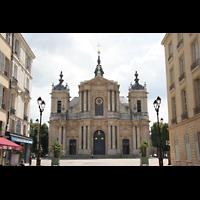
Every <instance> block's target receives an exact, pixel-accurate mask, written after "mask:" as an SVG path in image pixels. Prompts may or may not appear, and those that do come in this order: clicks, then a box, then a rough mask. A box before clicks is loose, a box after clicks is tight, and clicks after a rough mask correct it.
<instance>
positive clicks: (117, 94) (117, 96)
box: [116, 91, 119, 112]
mask: <svg viewBox="0 0 200 200" xmlns="http://www.w3.org/2000/svg"><path fill="white" fill-rule="evenodd" d="M116 98H117V112H119V92H118V91H117V92H116Z"/></svg>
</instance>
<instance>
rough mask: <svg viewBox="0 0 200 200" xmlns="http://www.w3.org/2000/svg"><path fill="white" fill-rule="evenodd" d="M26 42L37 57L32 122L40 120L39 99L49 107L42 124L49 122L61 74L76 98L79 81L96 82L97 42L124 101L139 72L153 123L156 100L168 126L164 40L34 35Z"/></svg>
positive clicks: (106, 70)
mask: <svg viewBox="0 0 200 200" xmlns="http://www.w3.org/2000/svg"><path fill="white" fill-rule="evenodd" d="M23 36H24V38H25V39H26V41H27V43H28V44H29V46H30V47H31V49H32V50H33V52H34V54H35V55H36V59H35V60H34V61H33V82H32V101H31V118H33V120H35V118H36V116H38V117H39V110H38V106H37V98H38V96H40V95H41V97H42V98H43V99H44V100H45V102H46V104H47V107H46V108H45V111H44V113H43V118H44V119H43V122H45V123H47V121H48V120H49V115H50V105H51V98H50V95H49V93H50V92H51V85H52V82H54V84H55V85H56V84H58V79H59V74H60V71H61V70H62V71H63V74H64V77H63V79H64V84H65V83H66V82H68V85H69V87H70V95H71V97H72V98H73V97H74V96H78V85H79V84H80V82H81V81H84V80H89V79H92V78H93V77H94V70H95V67H96V65H97V58H98V57H97V56H98V55H97V47H96V46H97V44H98V42H100V45H101V65H102V67H103V70H104V73H105V74H104V77H105V78H107V79H109V80H115V81H118V84H120V95H124V96H127V95H128V87H129V85H130V82H134V79H135V76H134V74H135V71H138V74H139V79H140V80H139V82H140V84H144V82H146V83H147V90H148V92H149V95H148V100H149V102H148V106H149V116H150V120H151V121H153V122H154V121H156V113H155V110H154V108H153V104H152V100H154V99H156V98H157V96H160V97H161V98H162V99H163V101H162V105H161V107H162V108H161V109H160V112H161V114H162V117H163V118H164V120H165V118H166V120H165V121H167V120H168V119H167V118H168V116H167V113H168V110H167V93H166V75H165V62H164V47H163V46H162V45H161V40H162V39H163V37H164V34H132V33H127V34H116V33H112V34H105V33H84V34H76V33H75V34H37V33H36V34H23ZM162 112H163V113H162ZM164 115H165V116H166V117H165V116H164ZM38 117H37V118H38Z"/></svg>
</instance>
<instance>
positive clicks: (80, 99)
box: [79, 92, 82, 112]
mask: <svg viewBox="0 0 200 200" xmlns="http://www.w3.org/2000/svg"><path fill="white" fill-rule="evenodd" d="M79 111H80V112H81V111H82V92H79Z"/></svg>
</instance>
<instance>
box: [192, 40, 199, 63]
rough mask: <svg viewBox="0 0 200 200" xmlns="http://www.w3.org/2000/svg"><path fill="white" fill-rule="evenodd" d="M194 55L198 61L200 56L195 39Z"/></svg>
mask: <svg viewBox="0 0 200 200" xmlns="http://www.w3.org/2000/svg"><path fill="white" fill-rule="evenodd" d="M193 56H194V61H196V60H197V59H198V58H199V56H198V47H197V41H195V42H194V44H193Z"/></svg>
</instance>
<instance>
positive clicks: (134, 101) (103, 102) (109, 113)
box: [48, 51, 150, 157]
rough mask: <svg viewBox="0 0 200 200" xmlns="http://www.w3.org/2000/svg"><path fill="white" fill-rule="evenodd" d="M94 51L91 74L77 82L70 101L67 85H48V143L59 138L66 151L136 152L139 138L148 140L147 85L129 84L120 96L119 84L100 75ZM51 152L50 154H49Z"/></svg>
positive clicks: (89, 152)
mask: <svg viewBox="0 0 200 200" xmlns="http://www.w3.org/2000/svg"><path fill="white" fill-rule="evenodd" d="M100 62H101V61H100V51H98V60H97V66H96V68H95V71H94V73H95V77H94V78H93V79H91V80H88V81H84V82H81V83H80V85H79V86H78V88H79V97H74V98H73V99H72V100H71V101H70V92H69V87H68V85H65V86H64V85H63V84H62V83H63V81H64V80H63V79H62V78H63V74H62V72H61V74H60V79H59V84H58V85H56V86H54V85H52V91H51V93H50V94H51V114H50V119H49V122H48V123H49V143H50V142H53V141H59V142H60V143H61V144H62V145H63V149H64V154H65V155H66V156H68V155H91V154H94V155H108V156H109V155H110V156H119V157H120V155H121V154H122V155H130V156H132V157H138V156H139V149H138V148H139V146H140V143H141V142H142V140H149V122H150V121H149V116H148V108H147V94H148V92H147V89H146V84H145V85H144V86H142V85H140V84H139V79H138V74H137V72H136V74H135V76H136V78H135V83H134V84H133V85H132V84H131V85H130V88H129V93H128V100H127V99H126V98H125V97H123V96H120V91H119V87H120V85H119V84H118V83H117V82H115V81H112V80H108V79H106V78H104V77H103V75H104V71H103V68H102V66H101V65H100ZM51 156H52V155H51Z"/></svg>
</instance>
